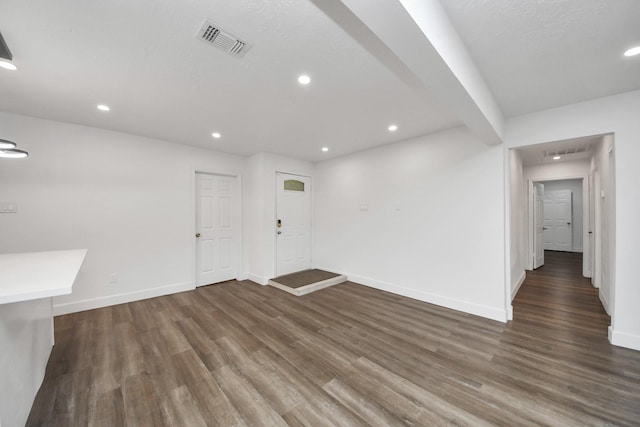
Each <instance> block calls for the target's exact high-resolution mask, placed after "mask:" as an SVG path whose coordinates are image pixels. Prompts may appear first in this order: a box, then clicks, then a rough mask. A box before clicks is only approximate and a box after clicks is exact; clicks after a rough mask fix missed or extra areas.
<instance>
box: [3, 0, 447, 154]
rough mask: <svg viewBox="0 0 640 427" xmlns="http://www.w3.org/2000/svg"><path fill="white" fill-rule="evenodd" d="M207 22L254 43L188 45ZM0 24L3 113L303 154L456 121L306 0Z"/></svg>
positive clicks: (44, 6) (65, 6)
mask: <svg viewBox="0 0 640 427" xmlns="http://www.w3.org/2000/svg"><path fill="white" fill-rule="evenodd" d="M207 18H208V19H211V20H213V21H214V22H216V23H218V24H219V25H220V26H221V27H222V28H224V29H226V30H228V31H230V32H232V33H234V34H235V35H237V36H238V37H241V38H244V39H246V40H247V41H249V42H251V43H253V45H254V46H253V47H252V49H251V50H250V51H249V52H248V53H247V54H246V56H245V57H244V58H233V57H230V56H228V55H227V54H226V53H225V52H221V51H219V50H217V49H215V48H213V47H211V46H209V45H207V44H205V43H203V42H201V41H198V40H197V38H196V33H197V32H198V29H199V28H200V26H201V25H202V23H203V21H204V20H205V19H207ZM0 30H1V31H2V33H3V35H4V36H5V38H6V40H7V43H8V44H9V46H10V47H11V50H12V52H13V53H14V62H15V63H16V64H17V65H18V66H19V67H20V70H19V71H17V72H14V73H9V72H2V73H1V74H0V110H2V111H8V112H15V113H20V114H26V115H32V116H37V117H43V118H48V119H53V120H60V121H66V122H72V123H78V124H83V125H89V126H96V127H101V128H107V129H113V130H118V131H123V132H128V133H132V134H137V135H143V136H149V137H155V138H161V139H165V140H170V141H175V142H179V143H185V144H191V145H197V146H203V147H210V148H214V149H219V150H223V151H226V152H231V153H236V154H241V155H251V154H254V153H257V152H262V151H265V152H272V153H279V154H286V155H289V156H292V157H296V158H301V159H307V160H311V161H317V160H321V159H323V158H329V157H334V156H337V155H342V154H346V153H349V152H353V151H357V150H362V149H365V148H369V147H372V146H375V145H380V144H385V143H390V142H394V141H397V140H401V139H406V138H409V137H412V136H416V135H421V134H425V133H430V132H433V131H435V130H438V129H443V128H447V127H451V126H454V125H456V124H458V123H459V122H458V121H457V120H454V119H453V118H451V117H449V116H448V115H446V114H445V113H443V112H441V111H440V109H439V108H437V107H436V106H434V105H432V104H430V103H428V101H425V99H424V98H420V97H418V96H417V95H415V94H414V93H413V92H412V91H411V90H410V89H409V88H408V87H407V86H406V85H405V84H403V83H402V82H400V81H399V80H398V79H397V78H396V77H395V76H394V75H393V74H392V73H391V72H389V71H388V70H387V69H386V68H385V67H383V66H382V65H381V64H380V63H379V62H378V61H377V60H376V59H375V58H373V57H372V56H371V55H370V54H369V53H368V52H366V51H365V50H364V49H362V48H361V47H360V46H359V45H358V44H357V43H355V42H354V41H353V40H352V39H351V38H350V37H349V36H347V35H346V33H344V31H343V30H341V29H340V28H339V27H338V26H337V25H336V24H335V23H334V22H333V21H331V20H330V19H329V18H328V17H326V16H325V15H324V14H323V13H322V12H320V11H319V10H318V9H317V8H316V7H315V6H314V5H313V4H312V3H311V2H309V1H306V0H302V1H300V0H288V1H287V0H280V1H269V2H266V1H263V0H234V1H224V0H213V1H212V0H189V1H180V2H177V1H171V0H136V1H115V0H109V1H86V0H59V1H55V2H53V1H49V0H2V2H1V4H0ZM302 72H305V73H308V74H309V75H310V76H311V77H312V79H313V81H312V82H311V84H310V85H309V86H306V87H302V86H300V85H299V84H298V83H297V81H296V78H297V76H298V74H300V73H302ZM98 103H105V104H107V105H109V106H110V107H111V111H110V112H109V113H106V114H105V113H100V112H99V111H97V110H96V108H95V107H96V104H98ZM390 123H397V124H398V126H399V130H398V131H397V132H396V133H389V132H388V131H387V126H388V125H389V124H390ZM213 131H219V132H221V133H222V135H223V137H222V138H221V139H220V140H214V139H213V138H211V136H210V135H211V132H213ZM322 146H328V147H330V151H329V153H322V152H321V151H320V148H321V147H322Z"/></svg>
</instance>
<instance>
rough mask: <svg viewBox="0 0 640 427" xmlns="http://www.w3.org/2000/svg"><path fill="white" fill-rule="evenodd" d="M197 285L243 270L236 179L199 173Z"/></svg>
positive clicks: (229, 276)
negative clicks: (241, 266) (241, 265)
mask: <svg viewBox="0 0 640 427" xmlns="http://www.w3.org/2000/svg"><path fill="white" fill-rule="evenodd" d="M195 179H196V235H195V238H196V286H204V285H210V284H213V283H218V282H223V281H226V280H231V279H235V278H237V277H238V273H239V271H240V259H241V246H240V227H241V215H240V197H239V186H238V182H237V181H238V180H237V178H236V177H235V176H226V175H214V174H208V173H200V172H196V178H195Z"/></svg>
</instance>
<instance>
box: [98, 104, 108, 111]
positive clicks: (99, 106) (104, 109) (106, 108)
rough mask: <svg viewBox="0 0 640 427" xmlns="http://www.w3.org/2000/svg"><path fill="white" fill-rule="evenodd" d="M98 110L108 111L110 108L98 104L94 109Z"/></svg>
mask: <svg viewBox="0 0 640 427" xmlns="http://www.w3.org/2000/svg"><path fill="white" fill-rule="evenodd" d="M96 108H97V109H98V110H100V111H110V110H111V108H109V106H108V105H104V104H98V106H97V107H96Z"/></svg>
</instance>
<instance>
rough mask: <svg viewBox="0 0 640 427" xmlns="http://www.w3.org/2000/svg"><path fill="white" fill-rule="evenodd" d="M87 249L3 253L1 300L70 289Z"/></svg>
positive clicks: (40, 295) (68, 291)
mask: <svg viewBox="0 0 640 427" xmlns="http://www.w3.org/2000/svg"><path fill="white" fill-rule="evenodd" d="M86 255H87V249H72V250H66V251H51V252H25V253H21V254H0V304H7V303H11V302H18V301H29V300H34V299H38V298H46V297H53V296H57V295H66V294H70V293H71V289H72V287H73V282H74V281H75V280H76V276H77V275H78V271H80V266H82V262H83V261H84V258H85V256H86Z"/></svg>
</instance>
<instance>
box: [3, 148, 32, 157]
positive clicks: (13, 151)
mask: <svg viewBox="0 0 640 427" xmlns="http://www.w3.org/2000/svg"><path fill="white" fill-rule="evenodd" d="M28 155H29V153H27V152H26V151H23V150H18V149H17V148H7V149H5V150H0V157H3V158H5V159H23V158H25V157H27V156H28Z"/></svg>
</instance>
